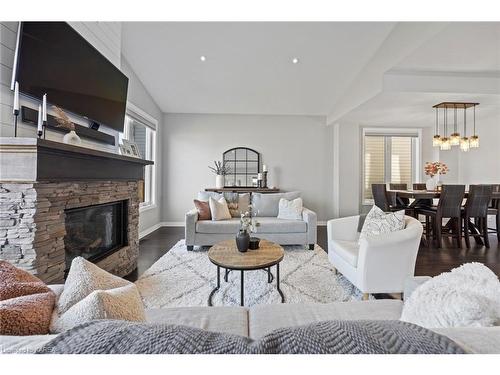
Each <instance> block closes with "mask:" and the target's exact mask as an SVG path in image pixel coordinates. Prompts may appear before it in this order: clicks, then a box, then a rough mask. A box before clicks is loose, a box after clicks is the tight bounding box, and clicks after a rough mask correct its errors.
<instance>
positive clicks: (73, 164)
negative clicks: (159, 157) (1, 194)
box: [0, 137, 153, 182]
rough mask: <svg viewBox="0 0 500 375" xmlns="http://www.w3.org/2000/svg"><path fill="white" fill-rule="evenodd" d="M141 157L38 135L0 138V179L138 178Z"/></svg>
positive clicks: (139, 177)
mask: <svg viewBox="0 0 500 375" xmlns="http://www.w3.org/2000/svg"><path fill="white" fill-rule="evenodd" d="M150 164H153V162H152V161H150V160H143V159H139V158H133V157H129V156H124V155H119V154H114V153H111V152H105V151H99V150H94V149H90V148H86V147H80V146H74V145H68V144H65V143H60V142H54V141H48V140H44V139H38V138H13V137H0V181H4V182H5V181H13V182H19V181H70V180H71V181H77V180H141V179H143V176H144V167H145V166H146V165H150Z"/></svg>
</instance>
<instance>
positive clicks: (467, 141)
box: [432, 102, 479, 152]
mask: <svg viewBox="0 0 500 375" xmlns="http://www.w3.org/2000/svg"><path fill="white" fill-rule="evenodd" d="M478 105H479V103H462V102H442V103H439V104H436V105H434V106H433V108H435V109H436V125H435V135H434V137H433V138H432V145H433V146H434V147H439V148H440V149H441V150H442V151H448V150H451V148H452V146H460V150H461V151H463V152H467V151H469V149H471V148H478V147H479V137H478V135H477V134H476V106H478ZM471 107H472V109H473V116H474V117H473V124H474V125H473V126H474V132H473V135H472V136H471V137H470V138H468V137H467V108H471ZM441 108H442V109H443V131H444V135H443V136H441V135H440V134H439V109H441ZM448 109H453V129H454V130H453V133H452V134H450V137H449V138H448ZM459 109H461V110H463V129H464V134H463V137H460V132H459V131H458V116H457V114H458V110H459Z"/></svg>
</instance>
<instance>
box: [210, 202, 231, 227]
mask: <svg viewBox="0 0 500 375" xmlns="http://www.w3.org/2000/svg"><path fill="white" fill-rule="evenodd" d="M208 204H209V206H210V215H211V216H212V221H219V220H230V219H231V213H230V212H229V207H228V206H227V202H226V199H225V198H224V197H222V198H220V199H219V200H218V201H216V200H215V199H213V198H212V197H210V198H209V200H208Z"/></svg>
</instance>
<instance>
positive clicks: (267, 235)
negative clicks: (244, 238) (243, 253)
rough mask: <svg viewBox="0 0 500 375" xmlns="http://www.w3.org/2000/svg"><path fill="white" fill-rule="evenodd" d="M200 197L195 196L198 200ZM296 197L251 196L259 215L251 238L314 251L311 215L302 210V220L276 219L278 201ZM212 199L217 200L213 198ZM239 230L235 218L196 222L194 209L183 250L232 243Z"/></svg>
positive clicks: (314, 226)
mask: <svg viewBox="0 0 500 375" xmlns="http://www.w3.org/2000/svg"><path fill="white" fill-rule="evenodd" d="M201 193H202V192H200V194H201ZM200 194H199V195H198V198H199V199H200ZM205 194H206V193H205ZM299 196H300V193H299V192H290V193H278V194H257V193H254V194H253V195H252V205H253V206H254V210H255V212H258V215H257V218H256V220H257V221H258V222H259V226H258V227H257V228H256V230H255V232H254V233H253V234H252V235H254V236H256V237H259V238H263V239H266V240H269V241H272V242H276V243H278V244H280V245H304V246H308V247H309V248H310V249H314V244H315V243H316V241H317V218H316V213H315V212H314V211H311V210H309V209H307V208H305V207H304V208H303V210H302V220H286V219H278V218H277V216H278V204H279V199H280V198H286V199H295V198H297V197H299ZM205 198H206V196H205ZM215 198H218V197H217V196H215ZM207 199H208V198H207ZM239 229H240V219H239V218H238V217H233V218H232V219H229V220H220V221H213V220H198V211H197V210H196V209H193V210H191V211H189V212H188V213H187V214H186V221H185V230H186V246H187V248H188V250H192V249H193V246H212V245H215V244H216V243H217V242H220V241H223V240H228V239H234V238H235V236H236V234H237V233H238V231H239Z"/></svg>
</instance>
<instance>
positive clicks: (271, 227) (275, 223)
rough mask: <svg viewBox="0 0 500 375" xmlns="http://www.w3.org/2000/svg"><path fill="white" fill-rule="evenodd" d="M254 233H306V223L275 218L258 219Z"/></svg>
mask: <svg viewBox="0 0 500 375" xmlns="http://www.w3.org/2000/svg"><path fill="white" fill-rule="evenodd" d="M257 222H258V223H259V226H258V227H256V229H255V233H257V234H258V233H306V232H307V223H306V222H305V221H302V220H300V221H299V220H286V219H278V218H275V217H259V218H258V219H257Z"/></svg>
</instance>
